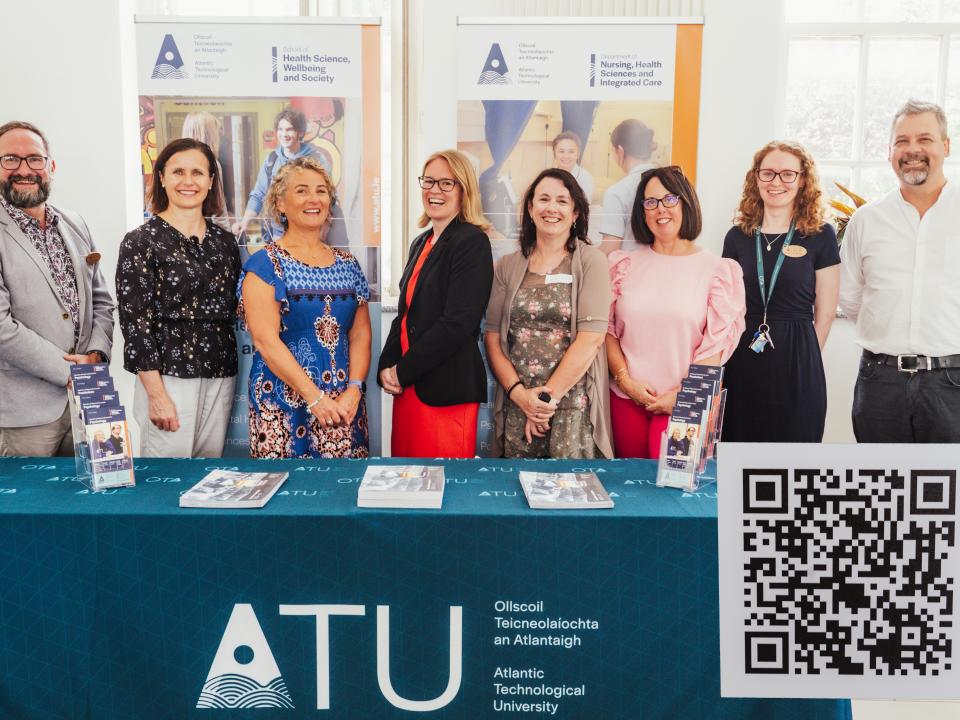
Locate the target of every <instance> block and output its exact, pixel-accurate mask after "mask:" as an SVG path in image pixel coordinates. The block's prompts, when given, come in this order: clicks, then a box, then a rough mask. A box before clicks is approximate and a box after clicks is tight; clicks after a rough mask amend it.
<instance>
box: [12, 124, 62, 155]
mask: <svg viewBox="0 0 960 720" xmlns="http://www.w3.org/2000/svg"><path fill="white" fill-rule="evenodd" d="M11 130H29V131H30V132H32V133H33V134H34V135H36V136H37V137H39V138H40V139H41V140H42V141H43V151H44V152H45V153H47V155H49V154H50V143H48V142H47V136H46V135H44V134H43V132H41V130H40V128H38V127H37V126H36V125H34V124H33V123H28V122H26V121H24V120H11V121H10V122H8V123H4V124H3V125H0V137H3V136H4V135H6V134H7V133H8V132H10V131H11Z"/></svg>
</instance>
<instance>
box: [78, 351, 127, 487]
mask: <svg viewBox="0 0 960 720" xmlns="http://www.w3.org/2000/svg"><path fill="white" fill-rule="evenodd" d="M70 379H71V387H70V390H68V391H67V398H68V402H69V403H70V424H71V429H72V431H73V450H74V456H75V463H76V474H77V479H78V480H80V481H81V482H82V483H83V484H84V485H86V486H87V487H88V488H90V489H91V490H93V491H94V492H98V491H100V490H108V489H111V488H119V487H129V486H131V485H133V484H134V475H133V457H132V452H131V449H130V448H131V446H130V432H129V430H128V428H127V418H126V412H125V411H124V409H123V406H122V405H120V400H119V397H118V395H117V391H116V389H115V388H114V387H113V379H112V378H111V377H110V374H109V372H108V368H107V365H105V364H100V363H98V364H91V365H73V366H71V368H70Z"/></svg>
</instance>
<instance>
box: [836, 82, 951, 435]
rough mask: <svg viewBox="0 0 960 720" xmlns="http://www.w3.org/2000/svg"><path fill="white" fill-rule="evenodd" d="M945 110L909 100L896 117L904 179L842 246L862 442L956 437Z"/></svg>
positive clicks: (895, 140)
mask: <svg viewBox="0 0 960 720" xmlns="http://www.w3.org/2000/svg"><path fill="white" fill-rule="evenodd" d="M949 155H950V139H949V137H948V135H947V118H946V115H945V114H944V112H943V109H942V108H940V107H939V106H938V105H935V104H933V103H926V102H917V101H913V100H911V101H910V102H908V103H906V104H905V105H904V106H903V107H901V108H900V109H899V110H898V111H897V113H896V115H895V116H894V118H893V125H892V128H891V132H890V151H889V160H890V164H891V166H892V167H893V171H894V172H895V173H896V175H897V178H898V180H899V187H898V188H896V189H894V190H892V191H891V192H890V193H888V194H887V195H885V196H884V197H882V198H880V199H879V200H877V201H875V202H872V203H870V204H868V205H865V206H864V207H862V208H860V209H859V210H858V211H857V212H856V214H854V216H853V218H852V219H851V220H850V224H849V226H848V227H847V232H846V235H845V237H844V241H843V247H842V248H841V253H840V256H841V259H842V261H843V263H842V269H841V286H840V307H841V308H842V309H843V311H844V312H845V313H846V314H847V315H848V316H850V317H851V318H852V319H853V320H855V321H856V324H857V330H856V340H857V343H858V344H859V345H860V346H861V347H862V348H863V357H862V358H861V360H860V369H859V372H858V374H857V384H856V387H855V389H854V398H853V430H854V434H855V435H856V437H857V440H858V441H859V442H888V443H924V442H960V191H958V189H957V188H956V186H955V183H951V182H948V181H947V178H946V176H945V175H944V170H943V164H944V160H945V159H946V158H947V156H949Z"/></svg>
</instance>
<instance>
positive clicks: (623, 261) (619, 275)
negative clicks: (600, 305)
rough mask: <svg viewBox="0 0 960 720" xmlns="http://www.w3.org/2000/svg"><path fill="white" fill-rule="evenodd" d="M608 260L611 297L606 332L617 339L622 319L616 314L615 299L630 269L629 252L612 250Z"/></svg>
mask: <svg viewBox="0 0 960 720" xmlns="http://www.w3.org/2000/svg"><path fill="white" fill-rule="evenodd" d="M608 262H609V264H610V291H611V293H612V294H613V297H612V298H611V300H610V316H609V319H608V320H607V334H608V335H613V336H614V337H615V338H617V339H619V338H620V335H621V333H622V332H623V320H622V319H621V318H619V317H618V316H617V300H619V299H620V295H622V294H623V279H624V278H625V277H626V275H627V271H628V270H629V269H630V253H628V252H626V251H624V250H614V251H613V252H612V253H610V256H609V258H608Z"/></svg>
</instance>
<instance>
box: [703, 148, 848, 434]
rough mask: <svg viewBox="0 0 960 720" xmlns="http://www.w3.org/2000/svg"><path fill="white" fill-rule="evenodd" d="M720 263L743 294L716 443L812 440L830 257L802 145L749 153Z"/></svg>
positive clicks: (832, 280)
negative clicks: (725, 262)
mask: <svg viewBox="0 0 960 720" xmlns="http://www.w3.org/2000/svg"><path fill="white" fill-rule="evenodd" d="M758 255H759V257H760V260H761V263H762V277H763V281H764V292H763V293H761V286H760V278H761V270H760V267H761V265H758V262H757V256H758ZM723 256H724V257H726V258H731V259H733V260H736V261H737V262H739V263H740V266H741V267H742V268H743V282H744V286H745V288H746V293H747V314H746V323H747V327H746V331H745V332H744V334H743V336H742V337H741V338H740V344H739V345H738V347H737V350H736V351H735V352H734V354H733V356H732V357H731V358H730V360H729V362H728V363H727V365H726V370H725V372H724V384H725V385H726V387H727V405H726V410H725V412H724V418H723V435H722V437H723V439H724V440H726V441H733V442H820V441H821V440H823V427H824V421H825V418H826V414H827V384H826V378H825V376H824V372H823V358H822V356H821V351H822V350H823V346H824V344H826V342H827V335H828V334H829V333H830V326H831V325H832V324H833V319H834V317H835V314H836V309H837V296H838V293H839V287H840V254H839V251H838V248H837V238H836V233H835V232H834V230H833V227H832V226H831V225H829V224H827V223H826V222H824V208H823V204H822V193H821V190H820V182H819V177H818V175H817V169H816V166H815V165H814V162H813V158H812V157H811V156H810V154H809V153H808V152H807V151H806V150H805V149H804V148H803V147H802V146H800V145H798V144H795V143H791V142H771V143H768V144H767V145H765V146H764V147H762V148H761V149H760V150H759V151H758V152H757V153H756V155H754V158H753V165H752V166H751V167H750V170H749V171H748V172H747V177H746V180H745V181H744V184H743V197H742V198H741V200H740V207H739V210H738V213H737V219H736V225H735V226H734V227H732V228H731V229H730V231H729V232H728V233H727V237H726V239H725V240H724V243H723ZM778 263H779V265H780V268H779V271H778V270H777V265H778ZM764 297H766V301H767V302H766V305H765V303H764ZM761 346H762V347H761ZM758 350H759V351H758Z"/></svg>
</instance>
